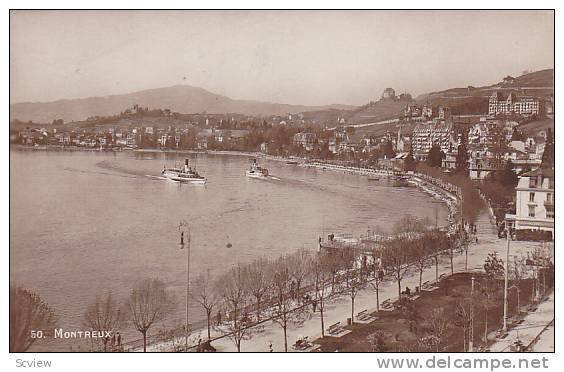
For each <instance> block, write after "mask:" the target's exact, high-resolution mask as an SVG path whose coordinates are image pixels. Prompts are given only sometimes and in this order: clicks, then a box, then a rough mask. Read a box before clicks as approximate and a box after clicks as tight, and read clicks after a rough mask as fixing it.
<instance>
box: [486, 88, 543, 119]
mask: <svg viewBox="0 0 564 372" xmlns="http://www.w3.org/2000/svg"><path fill="white" fill-rule="evenodd" d="M540 106H541V105H540V100H539V99H538V98H535V97H527V96H523V97H519V96H517V95H516V94H515V93H513V92H511V93H509V94H508V95H507V96H504V95H503V94H502V93H501V92H494V93H493V94H492V95H491V96H490V99H489V111H488V114H489V115H500V114H502V115H503V114H517V115H523V116H532V115H539V114H540V112H541V109H540Z"/></svg>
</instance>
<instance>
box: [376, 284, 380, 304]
mask: <svg viewBox="0 0 564 372" xmlns="http://www.w3.org/2000/svg"><path fill="white" fill-rule="evenodd" d="M378 280H379V279H377V280H376V311H380V291H379V287H380V282H379V281H378Z"/></svg>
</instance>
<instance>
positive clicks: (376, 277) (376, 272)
mask: <svg viewBox="0 0 564 372" xmlns="http://www.w3.org/2000/svg"><path fill="white" fill-rule="evenodd" d="M381 254H382V251H381V250H380V249H373V250H372V270H371V273H372V280H371V281H370V282H369V283H370V285H371V286H372V288H374V291H375V292H376V311H380V283H381V282H382V280H384V270H383V266H382V259H381V257H380V256H381Z"/></svg>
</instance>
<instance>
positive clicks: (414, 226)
mask: <svg viewBox="0 0 564 372" xmlns="http://www.w3.org/2000/svg"><path fill="white" fill-rule="evenodd" d="M428 223H429V221H427V220H425V219H420V218H417V217H415V216H412V215H410V214H407V215H405V216H403V217H402V218H400V220H399V221H397V222H396V223H395V224H394V227H393V232H394V234H396V235H400V234H404V233H422V232H425V231H426V230H427V224H428Z"/></svg>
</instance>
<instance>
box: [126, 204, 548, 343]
mask: <svg viewBox="0 0 564 372" xmlns="http://www.w3.org/2000/svg"><path fill="white" fill-rule="evenodd" d="M477 236H478V238H479V243H478V244H475V243H471V244H470V247H469V250H468V271H481V270H483V263H484V260H485V259H486V257H487V256H488V254H489V253H493V252H496V253H497V254H498V255H499V256H501V257H504V255H505V251H506V247H507V243H506V240H505V239H499V238H498V237H497V231H496V229H495V225H492V224H491V221H490V216H489V214H488V211H483V212H482V213H481V214H480V216H479V218H478V221H477ZM536 247H541V243H536V242H520V241H512V242H511V252H510V254H511V256H513V255H521V254H524V255H526V252H530V251H531V250H533V249H534V248H536ZM453 265H454V271H455V272H463V271H465V270H464V266H465V257H464V254H458V255H456V256H455V257H454V259H453ZM441 274H450V262H449V261H448V258H446V257H444V258H442V260H441V262H440V265H439V275H441ZM423 281H430V282H434V281H435V268H434V267H429V268H427V269H426V270H425V271H424V272H423ZM418 283H419V277H418V274H417V273H416V272H411V273H409V274H408V275H407V276H406V277H405V278H404V279H403V280H402V286H409V287H412V288H415V287H416V286H417V285H418ZM379 297H380V303H382V302H384V301H386V300H388V299H390V300H395V299H396V298H397V285H396V283H395V282H393V281H391V280H386V281H384V282H382V283H381V286H380V295H379ZM350 306H351V304H350V298H349V297H348V296H346V295H345V294H343V295H342V296H340V297H335V298H330V299H329V301H327V303H326V308H325V313H324V322H325V324H326V326H327V325H330V324H333V323H336V322H341V324H346V319H347V318H349V317H350V310H351V308H350ZM355 308H356V309H358V310H359V311H361V310H364V309H367V310H368V312H371V311H375V310H376V295H375V292H374V291H373V290H371V289H363V290H361V291H360V292H359V293H358V295H357V297H356V299H355ZM320 322H321V321H320V314H319V312H315V313H311V312H310V317H309V319H307V320H306V321H305V322H303V324H301V325H300V326H295V325H294V326H293V325H289V327H288V330H287V334H288V344H289V345H293V344H294V343H295V342H296V341H297V340H298V339H301V338H303V337H305V336H307V337H308V339H309V340H314V339H317V338H319V337H321V325H320ZM220 336H221V334H220V333H218V332H217V331H213V333H212V339H213V338H215V337H220ZM510 337H511V336H508V339H510ZM198 338H201V339H202V340H205V339H206V338H207V336H206V332H205V330H204V329H202V330H198V331H195V332H193V334H192V335H191V336H190V339H191V340H197V339H198ZM271 344H272V350H273V351H278V352H283V351H284V335H283V330H282V328H281V327H280V326H279V325H278V324H276V323H274V322H272V321H268V322H265V323H262V324H261V326H260V331H257V333H256V334H254V335H253V337H252V338H251V339H250V340H244V341H243V342H242V344H241V351H243V352H245V351H246V352H261V351H262V352H268V351H269V349H270V345H271ZM212 346H213V347H215V348H216V349H217V351H220V352H236V351H237V348H236V347H235V345H234V344H233V343H232V342H231V340H230V339H229V338H228V337H223V338H220V339H217V340H214V341H212ZM147 350H148V351H170V350H171V345H170V343H166V342H165V343H157V344H153V345H150V346H149V347H148V349H147ZM289 350H290V351H291V350H292V349H291V347H290V348H289ZM135 351H140V350H139V349H137V350H135Z"/></svg>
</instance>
